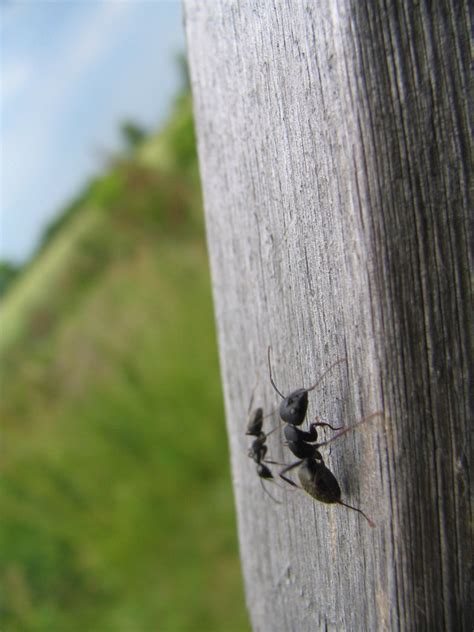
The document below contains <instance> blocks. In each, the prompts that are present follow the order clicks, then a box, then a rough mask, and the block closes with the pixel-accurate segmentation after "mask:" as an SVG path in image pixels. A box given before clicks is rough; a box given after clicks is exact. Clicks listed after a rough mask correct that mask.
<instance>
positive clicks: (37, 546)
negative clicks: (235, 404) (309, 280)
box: [0, 95, 249, 632]
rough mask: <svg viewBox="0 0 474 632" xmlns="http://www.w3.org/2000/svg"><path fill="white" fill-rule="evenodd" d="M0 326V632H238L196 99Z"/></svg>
mask: <svg viewBox="0 0 474 632" xmlns="http://www.w3.org/2000/svg"><path fill="white" fill-rule="evenodd" d="M76 202H77V203H73V204H71V205H70V206H69V207H68V209H66V211H65V213H63V215H62V216H61V217H60V218H59V219H58V220H57V222H56V224H55V225H53V226H52V227H51V229H50V231H49V232H48V233H47V235H46V239H45V243H44V244H43V247H42V248H41V250H40V252H39V254H38V256H37V257H36V258H35V259H34V260H33V261H32V263H31V264H29V265H28V267H27V268H26V270H25V272H24V273H23V274H22V275H21V277H20V278H19V279H17V280H16V282H15V286H14V287H13V288H12V290H11V291H10V292H9V293H8V294H7V296H6V298H5V300H4V302H3V305H2V307H1V311H0V319H1V332H0V389H1V404H0V405H1V415H2V442H1V477H0V514H1V522H0V555H1V560H0V573H1V584H2V586H1V605H0V615H1V617H0V622H1V629H2V632H3V631H5V632H9V631H12V632H16V631H18V632H19V631H22V632H23V631H36V630H38V631H39V630H41V631H43V630H48V631H50V630H52V631H60V630H64V631H66V632H69V631H74V630H78V631H79V630H80V631H81V632H82V631H83V630H89V631H92V632H94V631H109V630H110V631H112V630H113V631H114V632H115V631H117V632H120V631H123V632H141V631H143V632H151V631H152V630H153V631H155V630H156V631H165V632H167V631H175V630H179V631H192V630H195V631H201V630H202V631H213V630H216V631H217V630H219V631H224V632H226V631H228V632H233V631H235V632H240V631H244V630H248V629H249V627H248V621H247V615H246V612H245V608H244V599H243V591H242V582H241V575H240V567H239V560H238V552H237V542H236V527H235V515H234V505H233V497H232V490H231V485H230V479H229V464H228V451H227V438H226V433H225V424H224V417H223V405H222V395H221V390H220V380H219V373H218V361H217V350H216V342H215V331H214V317H213V312H212V303H211V291H210V281H209V272H208V263H207V255H206V250H205V243H204V230H203V219H202V211H201V202H200V192H199V184H198V172H197V163H196V154H195V146H194V136H193V126H192V115H191V104H190V98H189V96H188V95H183V96H182V97H181V98H180V99H179V100H178V101H177V103H176V107H175V110H174V112H173V115H172V117H171V119H170V121H169V123H168V124H167V126H166V127H165V128H164V129H163V130H162V131H161V132H160V134H157V135H155V136H153V137H151V138H149V139H148V140H147V141H146V142H145V143H144V144H143V145H141V146H140V147H139V148H138V149H137V151H136V152H134V154H133V155H132V156H127V157H126V158H117V159H116V160H115V161H114V164H112V165H111V166H110V168H109V169H108V170H107V172H106V173H104V174H103V175H102V176H100V177H99V178H97V179H96V180H95V181H94V182H93V183H91V185H89V186H88V187H87V189H86V190H85V191H84V192H82V194H81V195H80V196H79V198H78V201H76Z"/></svg>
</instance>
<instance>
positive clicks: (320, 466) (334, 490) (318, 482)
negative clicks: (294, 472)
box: [298, 459, 341, 503]
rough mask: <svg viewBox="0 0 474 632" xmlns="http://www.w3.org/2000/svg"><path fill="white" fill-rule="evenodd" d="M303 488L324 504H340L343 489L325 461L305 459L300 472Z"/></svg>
mask: <svg viewBox="0 0 474 632" xmlns="http://www.w3.org/2000/svg"><path fill="white" fill-rule="evenodd" d="M298 477H299V479H300V483H301V487H302V488H303V489H304V490H305V492H307V493H308V494H309V495H310V496H312V497H313V498H316V500H319V501H321V502H322V503H339V502H340V501H341V488H340V487H339V483H338V482H337V480H336V477H335V476H334V474H333V473H332V472H331V470H329V469H328V468H327V467H326V466H325V465H324V463H323V460H322V459H321V460H316V459H305V460H304V461H303V463H302V464H301V465H300V467H299V470H298Z"/></svg>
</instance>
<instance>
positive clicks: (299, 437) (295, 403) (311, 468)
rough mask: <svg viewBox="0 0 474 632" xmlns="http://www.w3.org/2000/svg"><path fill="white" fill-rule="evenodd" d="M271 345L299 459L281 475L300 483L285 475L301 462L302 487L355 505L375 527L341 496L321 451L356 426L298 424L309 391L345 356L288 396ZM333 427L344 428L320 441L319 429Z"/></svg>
mask: <svg viewBox="0 0 474 632" xmlns="http://www.w3.org/2000/svg"><path fill="white" fill-rule="evenodd" d="M270 349H271V348H270V347H268V368H269V371H270V382H271V384H272V386H273V388H274V389H275V391H276V392H277V393H278V394H279V395H280V397H281V398H282V399H283V401H282V403H281V404H280V417H281V418H282V419H283V421H284V422H285V427H284V434H285V438H286V440H287V445H288V447H289V448H290V450H291V452H292V453H293V454H294V455H295V456H296V457H297V458H298V459H299V460H298V461H296V462H295V463H291V464H290V465H288V466H287V467H285V468H284V469H283V470H282V471H281V472H280V477H281V478H282V479H283V480H284V481H286V482H287V483H289V484H290V485H292V486H294V487H298V485H296V483H294V482H293V481H292V480H291V479H289V478H287V477H286V476H285V474H286V472H289V471H290V470H292V469H293V468H295V467H298V466H300V468H299V470H298V476H299V479H300V483H301V486H302V488H303V489H304V490H305V491H306V492H307V493H308V494H309V495H310V496H312V497H313V498H316V500H319V501H321V502H324V503H338V504H339V505H343V506H344V507H348V508H349V509H353V510H354V511H357V512H358V513H360V514H362V515H363V516H364V518H365V519H366V520H367V522H368V523H369V525H370V526H371V527H374V526H375V525H374V523H373V522H372V520H370V518H368V516H366V515H365V513H364V512H363V511H362V510H361V509H358V508H357V507H352V506H351V505H348V504H346V503H344V502H342V500H341V488H340V487H339V483H338V482H337V480H336V477H335V476H334V474H333V473H332V472H331V471H330V470H329V469H328V468H327V467H326V465H325V464H324V461H323V457H322V456H321V453H320V452H319V448H321V447H322V446H324V445H327V444H328V443H331V442H332V441H334V440H335V439H338V438H339V437H340V436H342V435H343V434H345V433H346V432H348V431H349V430H352V429H353V428H354V427H355V426H352V427H351V428H344V429H341V428H334V427H333V426H331V424H328V423H325V422H315V423H312V424H310V427H309V431H303V430H300V429H299V428H297V426H299V425H301V424H302V423H303V421H304V419H305V416H306V411H307V408H308V393H309V391H312V390H313V389H314V388H316V386H317V385H318V384H320V382H321V381H322V379H323V378H324V377H325V376H326V375H327V373H328V372H329V371H331V369H333V368H334V367H335V366H336V365H337V364H339V363H340V362H343V361H344V360H343V359H342V360H337V361H336V362H334V364H332V365H331V366H330V367H329V369H327V370H326V371H325V372H324V373H323V375H322V376H321V377H320V378H319V380H318V381H317V382H316V383H315V384H314V385H313V386H311V387H310V388H307V389H305V388H299V389H297V390H295V391H292V392H291V393H290V394H289V395H288V396H287V397H285V396H284V395H282V393H281V392H280V391H279V389H278V388H277V386H276V384H275V382H274V380H273V376H272V367H271V361H270ZM379 414H380V413H374V414H373V415H370V416H369V417H366V418H364V419H362V420H361V421H359V422H358V423H357V424H356V425H359V424H361V423H364V422H365V421H368V420H369V419H372V418H373V417H375V416H376V415H379ZM321 426H323V427H329V428H331V430H340V432H338V433H337V434H336V435H334V437H332V438H331V439H329V440H328V441H323V442H321V443H316V441H317V439H318V432H317V430H316V428H317V427H321Z"/></svg>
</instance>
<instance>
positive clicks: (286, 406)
mask: <svg viewBox="0 0 474 632" xmlns="http://www.w3.org/2000/svg"><path fill="white" fill-rule="evenodd" d="M307 409H308V390H307V389H305V388H299V389H297V390H296V391H293V392H292V393H290V394H289V395H288V397H285V398H284V399H283V401H282V403H281V404H280V417H281V418H282V419H283V421H285V422H286V423H287V424H291V425H292V426H300V425H301V424H302V423H303V421H304V418H305V417H306V411H307Z"/></svg>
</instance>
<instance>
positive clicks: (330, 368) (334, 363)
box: [305, 358, 346, 393]
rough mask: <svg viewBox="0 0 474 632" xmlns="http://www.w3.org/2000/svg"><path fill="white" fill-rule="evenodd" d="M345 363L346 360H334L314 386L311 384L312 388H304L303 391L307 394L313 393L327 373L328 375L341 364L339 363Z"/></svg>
mask: <svg viewBox="0 0 474 632" xmlns="http://www.w3.org/2000/svg"><path fill="white" fill-rule="evenodd" d="M345 361H346V358H339V360H336V361H335V362H333V363H332V364H331V366H330V367H329V368H328V369H326V370H325V371H324V373H323V374H322V375H321V377H320V378H319V379H318V381H317V382H316V383H315V384H313V386H310V387H309V388H306V389H305V391H307V392H308V393H309V391H313V390H314V389H315V388H316V387H317V386H319V385H320V384H321V382H322V381H323V380H324V378H325V377H326V375H327V374H328V373H330V372H331V371H332V370H333V368H334V367H335V366H337V365H338V364H341V362H345Z"/></svg>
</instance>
